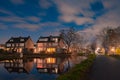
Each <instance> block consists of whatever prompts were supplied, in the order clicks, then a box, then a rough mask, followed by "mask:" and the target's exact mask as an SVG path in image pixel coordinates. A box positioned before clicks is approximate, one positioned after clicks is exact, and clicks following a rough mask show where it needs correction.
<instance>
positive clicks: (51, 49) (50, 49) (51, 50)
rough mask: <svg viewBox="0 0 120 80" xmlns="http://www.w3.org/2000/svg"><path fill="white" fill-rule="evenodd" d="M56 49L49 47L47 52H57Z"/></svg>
mask: <svg viewBox="0 0 120 80" xmlns="http://www.w3.org/2000/svg"><path fill="white" fill-rule="evenodd" d="M55 51H56V49H55V48H47V52H48V53H52V52H55Z"/></svg>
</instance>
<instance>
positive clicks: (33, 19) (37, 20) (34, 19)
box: [27, 16, 40, 22]
mask: <svg viewBox="0 0 120 80" xmlns="http://www.w3.org/2000/svg"><path fill="white" fill-rule="evenodd" d="M27 20H28V21H32V22H39V21H40V18H38V17H36V16H29V17H27Z"/></svg>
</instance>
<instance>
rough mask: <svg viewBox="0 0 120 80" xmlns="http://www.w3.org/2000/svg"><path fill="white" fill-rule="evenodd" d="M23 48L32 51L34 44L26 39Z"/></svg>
mask: <svg viewBox="0 0 120 80" xmlns="http://www.w3.org/2000/svg"><path fill="white" fill-rule="evenodd" d="M25 48H27V49H34V43H33V41H32V40H31V39H28V40H27V41H26V43H25Z"/></svg>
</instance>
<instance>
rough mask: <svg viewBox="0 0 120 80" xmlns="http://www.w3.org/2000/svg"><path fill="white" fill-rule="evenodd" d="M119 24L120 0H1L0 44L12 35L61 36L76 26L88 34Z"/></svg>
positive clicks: (76, 28) (34, 38) (79, 30)
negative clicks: (60, 33) (61, 32)
mask: <svg viewBox="0 0 120 80" xmlns="http://www.w3.org/2000/svg"><path fill="white" fill-rule="evenodd" d="M107 26H110V27H113V28H114V27H117V26H120V5H119V0H0V44H1V43H2V44H3V43H5V42H6V41H7V40H8V39H9V38H10V37H17V36H18V37H19V36H31V38H32V39H33V41H34V42H36V41H37V39H38V38H39V37H40V36H46V35H58V34H59V30H61V29H64V28H69V27H74V28H75V30H76V31H78V32H80V33H81V32H82V33H83V34H88V35H89V36H91V35H95V34H97V33H99V31H100V30H101V29H103V28H104V27H107Z"/></svg>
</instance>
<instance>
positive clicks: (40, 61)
mask: <svg viewBox="0 0 120 80" xmlns="http://www.w3.org/2000/svg"><path fill="white" fill-rule="evenodd" d="M84 59H86V57H81V56H77V57H76V56H72V57H67V58H60V57H57V58H56V57H46V58H31V59H11V60H3V61H0V80H56V78H57V77H58V76H59V75H61V74H63V73H65V72H67V71H68V70H69V69H70V68H72V67H73V66H74V65H75V64H78V63H80V62H81V61H82V60H84Z"/></svg>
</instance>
